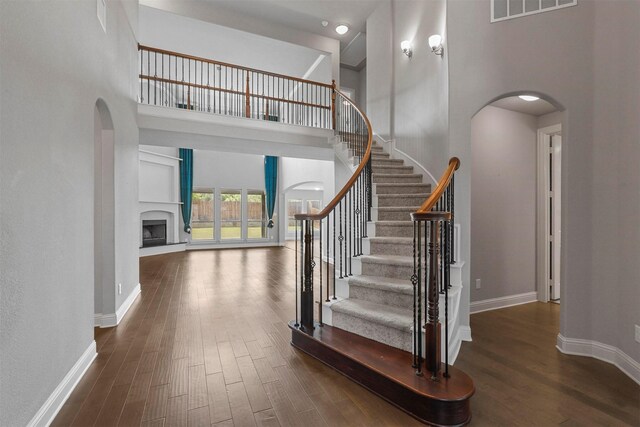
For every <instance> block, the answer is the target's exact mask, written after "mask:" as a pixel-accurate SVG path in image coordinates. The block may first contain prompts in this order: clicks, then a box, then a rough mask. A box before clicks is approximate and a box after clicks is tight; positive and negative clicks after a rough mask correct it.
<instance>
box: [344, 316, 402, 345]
mask: <svg viewBox="0 0 640 427" xmlns="http://www.w3.org/2000/svg"><path fill="white" fill-rule="evenodd" d="M332 322H333V326H335V327H337V328H340V329H344V330H345V331H348V332H352V333H354V334H358V335H361V336H363V337H367V338H369V339H372V340H375V341H378V342H381V343H384V344H387V345H390V346H392V347H396V348H400V349H402V350H405V351H411V346H412V339H411V333H410V332H405V331H400V330H398V329H395V328H390V327H388V326H385V325H380V324H376V323H371V322H368V321H366V320H363V319H360V318H358V317H353V316H349V315H348V314H344V313H339V312H334V313H333V315H332Z"/></svg>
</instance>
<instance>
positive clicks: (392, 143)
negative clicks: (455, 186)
mask: <svg viewBox="0 0 640 427" xmlns="http://www.w3.org/2000/svg"><path fill="white" fill-rule="evenodd" d="M374 136H375V138H376V139H379V140H380V141H382V142H384V143H386V144H389V154H392V157H393V158H398V157H399V158H401V159H402V160H404V161H405V162H406V163H407V166H413V168H414V169H418V170H419V171H421V172H422V182H424V183H425V184H435V185H438V180H437V179H436V178H435V177H434V176H433V175H432V174H431V172H429V171H428V170H427V169H426V168H425V167H424V166H422V165H421V164H420V163H419V162H418V161H417V160H416V159H414V158H413V157H411V156H410V155H408V154H407V153H405V152H404V151H402V150H400V149H399V148H398V147H397V146H396V140H395V139H390V140H388V141H387V140H386V139H384V138H382V137H381V136H380V135H378V134H376V133H374ZM393 154H395V156H393ZM429 179H430V180H431V181H429Z"/></svg>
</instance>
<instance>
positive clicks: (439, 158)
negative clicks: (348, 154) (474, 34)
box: [366, 0, 449, 176]
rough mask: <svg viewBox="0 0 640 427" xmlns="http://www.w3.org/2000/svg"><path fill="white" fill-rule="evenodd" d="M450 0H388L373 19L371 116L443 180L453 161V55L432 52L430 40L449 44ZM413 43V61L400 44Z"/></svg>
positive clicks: (369, 64)
mask: <svg viewBox="0 0 640 427" xmlns="http://www.w3.org/2000/svg"><path fill="white" fill-rule="evenodd" d="M446 13H447V6H446V2H445V0H438V1H430V2H424V1H418V0H410V1H409V0H408V1H385V2H382V3H381V5H380V6H379V7H378V8H377V9H376V10H375V11H374V12H373V13H372V14H371V16H370V17H369V18H368V19H367V68H366V69H367V77H366V80H367V81H366V88H367V89H366V92H367V93H366V99H367V114H368V116H369V118H370V120H371V124H372V126H373V128H374V131H375V132H376V133H378V134H380V136H382V137H383V138H384V139H395V140H396V147H397V148H398V149H399V150H401V151H403V152H404V153H406V154H407V155H409V156H411V157H412V158H414V159H416V160H417V161H418V163H420V164H421V165H423V166H424V167H425V168H426V169H427V170H428V171H429V172H430V173H431V174H432V175H434V176H439V175H440V174H441V172H442V171H444V169H445V168H446V167H447V162H448V151H449V150H448V139H447V136H448V127H449V123H448V97H449V94H448V56H447V54H446V53H445V56H444V58H441V57H439V56H436V55H434V54H433V53H431V49H430V48H429V46H428V43H427V38H428V37H429V36H430V35H431V34H441V35H442V36H443V37H444V42H445V43H446V34H445V33H446V26H445V25H446ZM403 40H408V41H410V42H411V43H412V45H413V56H412V58H408V57H407V56H406V55H405V54H404V53H402V51H401V50H400V42H401V41H403Z"/></svg>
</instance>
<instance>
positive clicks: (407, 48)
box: [400, 40, 413, 58]
mask: <svg viewBox="0 0 640 427" xmlns="http://www.w3.org/2000/svg"><path fill="white" fill-rule="evenodd" d="M400 49H402V53H404V54H405V55H407V56H408V57H409V58H411V57H412V56H413V49H411V42H410V41H409V40H403V41H402V43H400Z"/></svg>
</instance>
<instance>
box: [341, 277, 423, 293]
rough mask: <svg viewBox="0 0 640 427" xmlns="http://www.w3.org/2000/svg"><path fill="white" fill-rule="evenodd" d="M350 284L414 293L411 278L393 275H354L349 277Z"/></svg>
mask: <svg viewBox="0 0 640 427" xmlns="http://www.w3.org/2000/svg"><path fill="white" fill-rule="evenodd" d="M349 285H350V286H362V287H367V288H373V289H378V290H382V291H387V292H394V293H399V294H404V295H413V285H412V284H411V281H409V280H402V279H394V278H392V277H378V276H353V277H351V278H350V279H349Z"/></svg>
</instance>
